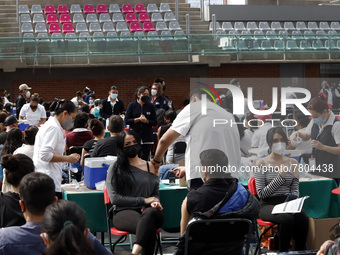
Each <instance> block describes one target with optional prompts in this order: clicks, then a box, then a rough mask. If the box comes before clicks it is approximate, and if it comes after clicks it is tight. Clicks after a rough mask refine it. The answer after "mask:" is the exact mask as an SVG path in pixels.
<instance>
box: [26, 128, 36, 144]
mask: <svg viewBox="0 0 340 255" xmlns="http://www.w3.org/2000/svg"><path fill="white" fill-rule="evenodd" d="M38 131H39V128H38V127H37V126H34V125H31V126H28V127H27V128H26V129H25V134H24V142H25V143H26V144H28V145H34V142H35V136H36V135H37V133H38Z"/></svg>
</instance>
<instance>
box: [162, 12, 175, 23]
mask: <svg viewBox="0 0 340 255" xmlns="http://www.w3.org/2000/svg"><path fill="white" fill-rule="evenodd" d="M164 21H177V20H176V17H175V15H174V14H173V13H172V12H166V13H165V14H164Z"/></svg>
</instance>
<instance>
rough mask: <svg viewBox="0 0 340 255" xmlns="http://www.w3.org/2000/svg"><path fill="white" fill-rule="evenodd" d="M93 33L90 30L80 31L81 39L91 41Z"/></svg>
mask: <svg viewBox="0 0 340 255" xmlns="http://www.w3.org/2000/svg"><path fill="white" fill-rule="evenodd" d="M91 39H92V38H91V35H90V33H89V32H80V33H79V41H80V42H81V41H89V40H91Z"/></svg>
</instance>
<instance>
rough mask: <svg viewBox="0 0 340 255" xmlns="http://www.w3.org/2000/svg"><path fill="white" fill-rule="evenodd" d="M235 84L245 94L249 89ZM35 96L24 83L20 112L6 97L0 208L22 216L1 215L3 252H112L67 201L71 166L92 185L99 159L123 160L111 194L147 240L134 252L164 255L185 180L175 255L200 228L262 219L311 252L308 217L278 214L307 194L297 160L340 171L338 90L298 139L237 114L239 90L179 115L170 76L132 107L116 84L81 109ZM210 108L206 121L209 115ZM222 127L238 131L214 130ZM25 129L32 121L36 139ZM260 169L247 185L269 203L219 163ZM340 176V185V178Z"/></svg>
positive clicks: (84, 99) (77, 103)
mask: <svg viewBox="0 0 340 255" xmlns="http://www.w3.org/2000/svg"><path fill="white" fill-rule="evenodd" d="M230 83H231V84H233V85H234V86H238V87H239V88H240V89H241V85H240V82H239V81H238V80H236V79H233V80H231V81H230ZM31 90H32V88H31V87H29V86H28V85H27V84H22V85H20V86H19V91H20V94H19V96H18V98H17V100H16V102H15V109H16V115H13V114H12V113H13V106H14V104H13V103H11V102H10V93H8V92H5V93H4V102H3V104H4V105H3V104H1V105H3V107H2V108H1V109H2V110H1V112H0V149H1V151H0V155H1V169H0V170H1V171H0V175H1V178H2V192H1V197H0V198H1V201H0V202H1V207H4V206H5V205H6V206H8V207H9V208H10V210H8V209H7V210H2V209H1V210H0V212H1V213H2V215H0V216H1V222H0V224H1V227H2V228H6V234H5V230H0V254H1V252H3V253H4V254H19V252H21V251H23V250H24V249H28V250H30V252H31V253H30V254H64V253H63V252H64V251H66V250H67V251H68V252H69V254H111V253H110V251H108V250H107V249H105V248H104V247H103V246H101V244H100V243H99V242H98V241H97V239H96V238H95V237H94V236H93V235H92V234H91V233H89V230H88V229H87V228H86V220H85V214H84V212H83V211H82V209H80V208H79V206H78V205H76V204H74V203H72V202H67V201H63V200H62V183H63V182H67V181H68V180H69V178H70V176H68V175H69V174H70V173H69V172H66V171H65V169H64V166H65V163H67V164H70V168H71V169H73V170H74V173H76V174H75V175H73V177H75V178H76V179H77V180H78V181H80V180H81V179H82V175H83V169H84V165H85V164H86V158H88V157H92V158H93V157H105V156H116V157H117V160H116V162H115V163H114V164H113V165H111V166H110V167H109V169H108V174H107V179H106V188H107V191H108V194H109V197H110V201H111V203H112V204H113V212H114V214H113V223H114V226H115V227H116V228H118V229H120V230H124V231H128V232H130V233H133V234H136V242H135V243H134V245H133V249H132V254H140V253H142V254H153V252H154V247H155V242H156V230H157V229H159V228H160V227H161V226H162V223H163V221H164V216H163V213H162V210H163V207H162V204H161V201H160V198H159V183H160V180H162V179H167V178H170V177H173V176H176V177H177V178H185V180H186V183H187V186H188V189H189V193H188V195H187V197H186V198H185V199H184V201H183V204H182V209H181V215H182V218H181V222H180V232H181V235H182V236H181V238H180V242H179V243H178V245H177V247H176V250H175V251H174V254H177V255H179V254H184V243H185V241H184V239H185V238H184V237H185V231H186V228H187V225H188V224H189V223H190V222H191V221H192V220H193V219H196V218H204V219H210V218H231V217H241V218H248V219H251V220H252V219H254V218H256V217H257V216H259V217H260V218H261V219H263V220H267V221H271V222H274V223H276V224H279V226H280V227H279V247H277V249H278V250H280V251H288V250H289V248H290V241H291V239H294V240H295V245H294V249H295V250H306V248H307V247H306V239H307V234H308V227H309V223H308V217H307V215H306V213H305V212H304V210H302V211H301V212H300V213H296V214H278V215H277V214H272V213H271V212H272V209H273V207H274V206H275V205H277V204H280V203H283V202H286V201H290V200H293V199H296V198H298V197H299V179H300V173H299V171H298V164H299V162H298V161H297V160H296V159H294V158H291V157H289V155H285V152H286V150H296V151H299V153H300V155H301V156H300V158H303V159H304V161H303V162H305V163H309V164H310V163H311V162H312V161H315V162H314V165H315V167H316V168H317V167H324V166H325V165H326V166H330V165H331V166H332V167H333V168H334V169H335V170H336V169H339V168H340V121H339V120H338V119H337V117H336V116H335V114H334V113H333V112H332V109H335V108H336V107H338V108H339V107H340V104H339V98H340V89H339V88H332V87H331V86H330V85H329V83H327V82H323V83H322V88H321V91H320V93H319V95H317V96H316V97H314V98H312V99H311V100H310V101H309V102H308V103H307V105H305V107H306V109H307V110H308V111H309V113H310V115H311V116H306V115H305V114H303V113H302V112H301V111H300V110H299V109H294V108H292V109H291V112H292V114H291V115H290V116H291V117H292V120H293V121H294V123H296V124H295V127H293V126H292V127H291V128H290V129H289V130H288V129H287V128H285V127H282V126H281V125H280V123H274V122H272V121H271V120H272V116H271V115H254V114H253V113H251V112H250V111H249V109H248V107H245V114H244V115H242V116H240V115H238V116H236V115H233V113H232V110H233V106H232V100H233V98H232V97H233V96H232V93H231V92H230V91H222V90H220V91H219V92H220V95H219V96H220V97H219V98H220V99H222V100H221V104H219V105H218V104H216V103H214V102H212V101H211V100H209V98H210V94H209V93H207V92H206V91H205V90H202V89H195V90H193V91H191V94H190V100H189V102H188V105H186V106H185V107H184V108H183V109H181V110H179V111H175V109H174V107H173V105H172V102H171V100H170V99H169V98H168V97H167V96H166V95H165V94H164V90H165V82H164V80H163V79H161V78H157V79H155V81H154V83H152V84H151V86H141V87H139V88H138V89H137V90H136V93H135V95H134V99H133V100H131V102H130V103H129V104H128V105H125V104H124V102H123V100H122V99H121V98H119V89H118V86H111V87H110V89H109V91H108V97H107V98H104V99H99V98H97V96H96V95H95V93H94V92H93V91H91V89H90V88H89V87H86V88H84V90H83V91H77V92H76V94H75V97H73V98H72V99H71V100H65V99H63V100H59V99H57V100H55V101H53V102H51V103H47V102H44V100H43V99H42V98H40V97H39V94H37V93H34V94H32V95H31V92H30V91H31ZM203 95H206V96H207V97H203ZM290 96H291V97H292V98H294V96H295V95H290ZM206 98H207V99H206ZM203 100H206V101H203ZM216 101H219V100H216ZM244 103H245V105H247V104H248V101H247V99H245V102H244ZM203 104H204V105H205V107H206V114H202V105H203ZM8 105H9V106H10V107H9V106H8ZM125 106H126V107H125ZM289 107H290V106H289ZM216 119H219V120H230V121H231V122H234V123H237V125H216V126H214V127H212V123H214V120H216ZM21 122H23V123H26V124H28V127H26V129H25V131H24V132H22V131H21V130H20V128H19V124H20V123H21ZM242 123H243V125H242ZM288 131H289V132H288ZM291 131H293V132H291ZM179 144H182V145H183V144H185V146H184V147H183V148H184V150H185V151H184V150H183V151H182V152H180V153H178V146H179ZM75 149H78V150H75ZM259 153H260V156H261V157H257V158H256V156H259ZM254 154H257V155H256V156H255V155H254ZM254 158H256V160H255V162H254ZM250 159H252V160H250ZM308 161H311V162H308ZM180 162H184V166H179V163H180ZM252 162H253V163H252ZM248 164H251V165H253V166H255V167H256V169H258V171H255V172H254V173H252V174H251V176H247V177H252V176H253V177H255V183H256V189H257V194H258V199H259V201H258V200H257V199H256V198H255V197H254V196H253V195H252V194H251V193H250V192H248V191H247V190H246V189H245V188H244V187H243V186H242V185H241V184H240V183H239V182H238V179H239V177H242V176H241V174H240V171H231V170H230V168H229V170H228V171H211V169H212V168H214V167H217V166H220V167H227V166H229V167H230V166H231V169H236V170H239V169H240V168H241V166H248ZM276 168H278V169H281V170H279V171H275V169H276ZM207 169H210V170H207ZM264 169H265V171H264ZM268 169H271V170H270V171H268ZM282 169H288V171H282ZM65 176H66V177H65ZM332 178H334V179H335V181H336V182H337V183H338V184H339V181H340V174H336V175H334V176H332ZM235 201H236V202H235ZM72 240H77V242H74V241H72ZM327 244H329V242H328V243H327ZM230 245H231V244H230ZM324 246H325V245H324ZM13 247H14V248H13ZM225 248H226V250H223V249H222V250H219V251H216V252H224V253H225V252H227V253H228V254H240V252H241V251H242V245H241V243H239V244H233V245H232V247H230V246H228V245H226V247H225ZM322 249H325V247H323V248H321V249H320V252H324V251H323V250H322Z"/></svg>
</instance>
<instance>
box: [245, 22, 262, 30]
mask: <svg viewBox="0 0 340 255" xmlns="http://www.w3.org/2000/svg"><path fill="white" fill-rule="evenodd" d="M258 29H259V28H258V27H257V25H256V22H255V21H248V22H247V30H250V31H253V30H258Z"/></svg>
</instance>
